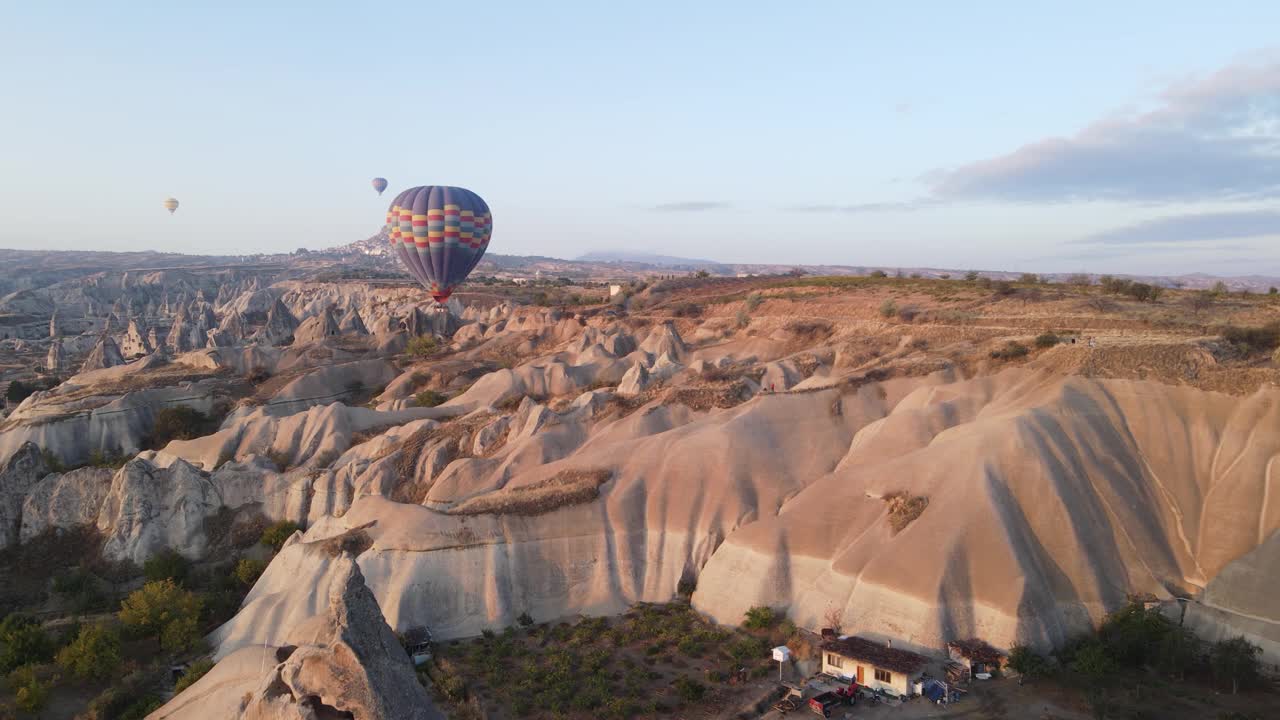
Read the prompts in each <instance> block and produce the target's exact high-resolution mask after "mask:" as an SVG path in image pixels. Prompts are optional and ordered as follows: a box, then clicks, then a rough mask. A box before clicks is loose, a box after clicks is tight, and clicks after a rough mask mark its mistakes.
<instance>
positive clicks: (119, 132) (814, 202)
mask: <svg viewBox="0 0 1280 720" xmlns="http://www.w3.org/2000/svg"><path fill="white" fill-rule="evenodd" d="M80 5H81V4H76V5H73V6H72V7H73V8H74V9H73V10H69V9H68V8H67V6H64V5H60V4H53V3H45V4H26V5H23V6H20V7H15V8H13V9H11V10H10V12H9V13H7V17H6V19H7V20H8V22H7V23H6V24H5V26H4V27H3V28H0V61H3V62H4V64H5V66H6V68H9V70H8V71H7V72H6V73H5V75H4V79H5V80H6V83H5V86H4V94H3V96H4V97H5V99H6V100H7V101H8V102H7V103H6V105H7V106H8V107H10V108H12V109H13V110H14V111H11V112H9V113H6V114H5V115H4V116H3V117H0V138H2V139H3V141H4V143H5V159H6V167H5V171H4V172H2V173H0V183H2V185H0V190H2V192H0V245H2V246H12V247H16V248H20V249H46V250H57V249H102V250H122V251H130V250H134V251H136V250H157V251H178V252H185V253H197V254H231V255H234V254H249V253H254V252H289V251H291V250H293V249H295V248H297V247H306V248H309V249H323V248H327V247H332V246H337V245H343V244H346V243H349V242H352V241H355V240H359V239H362V238H365V237H368V236H369V235H371V234H373V233H374V232H375V231H376V230H377V228H378V225H379V224H380V222H381V219H382V214H383V212H384V210H385V207H386V205H387V203H388V202H389V200H390V198H391V197H393V196H394V194H395V193H396V192H397V191H398V190H400V189H403V188H405V187H407V186H410V185H416V184H432V183H434V184H456V185H462V186H465V187H469V188H471V189H473V190H475V191H476V192H478V193H480V194H481V195H482V196H483V197H484V198H485V199H486V200H487V202H488V203H489V205H490V206H491V208H492V209H493V212H494V227H495V232H494V238H493V244H492V245H491V247H490V250H491V251H492V252H494V253H499V254H505V255H544V256H549V257H559V258H573V257H577V256H579V255H582V254H584V253H588V252H592V251H602V250H603V251H607V250H609V249H614V248H624V249H627V250H631V249H635V248H637V247H643V248H645V251H646V252H652V253H654V254H659V255H674V256H690V257H710V258H714V259H716V260H718V261H720V262H726V263H772V264H788V263H796V264H830V265H867V266H890V267H894V266H902V267H922V266H929V267H956V268H961V267H980V268H1009V269H1017V270H1021V269H1025V270H1029V271H1035V272H1074V271H1089V272H1095V273H1101V272H1120V273H1134V274H1161V275H1178V274H1185V273H1192V272H1205V273H1210V274H1215V275H1246V274H1258V275H1280V249H1277V245H1276V243H1275V240H1277V239H1280V207H1277V204H1276V200H1277V199H1280V53H1278V52H1277V48H1276V45H1275V39H1274V33H1273V32H1272V31H1269V30H1268V28H1274V27H1276V26H1278V25H1280V6H1265V5H1258V4H1257V3H1239V2H1238V3H1224V4H1220V5H1217V6H1213V7H1207V6H1203V7H1202V6H1190V5H1188V6H1186V7H1176V6H1170V5H1168V4H1157V3H1153V2H1144V3H1131V4H1127V5H1126V6H1124V7H1115V6H1112V5H1107V4H1102V3H1088V4H1083V5H1078V6H1073V7H1071V8H1066V9H1062V10H1053V11H1050V10H1046V9H1043V8H1038V9H1031V8H1027V7H1023V6H1020V5H1017V4H1012V3H987V4H983V5H980V6H966V7H954V8H952V7H940V8H930V9H929V10H928V12H927V15H926V16H921V15H920V13H919V11H912V10H911V9H907V8H854V7H852V6H847V5H845V4H840V3H824V4H821V5H815V6H811V7H805V8H798V7H782V6H778V7H771V8H768V9H760V8H745V7H742V6H740V5H737V4H729V3H707V4H700V5H698V6H684V5H675V4H666V3H650V4H646V5H645V6H644V7H643V8H626V7H598V6H595V5H591V4H586V3H565V4H558V5H557V6H555V7H552V8H545V7H524V6H520V5H515V4H510V5H509V4H503V3H490V4H486V5H473V6H469V7H468V8H465V9H464V8H461V7H450V6H438V7H425V8H422V7H410V8H403V9H400V10H397V12H396V14H395V16H394V23H393V22H391V20H392V19H393V18H391V16H389V15H388V13H387V12H385V11H383V10H372V9H366V8H362V7H355V6H349V5H345V4H326V3H320V4H317V5H314V6H312V7H310V8H309V9H308V11H307V12H306V13H298V12H297V11H296V9H293V8H286V7H263V6H258V5H243V6H239V5H230V4H221V5H218V6H210V7H188V6H150V5H143V4H128V5H125V6H114V7H106V6H103V7H96V6H93V5H89V4H87V3H86V4H83V6H80ZM428 29H430V31H429V32H428ZM454 29H456V31H453V30H454ZM375 175H380V176H383V177H386V178H387V179H388V180H389V181H390V187H389V188H388V190H387V192H386V193H385V194H384V195H383V196H382V197H381V198H380V197H378V196H377V195H376V194H375V193H374V192H373V190H372V189H371V188H370V187H369V179H370V178H372V177H373V176H375ZM170 195H172V196H174V197H177V198H178V199H179V200H180V201H181V203H182V205H181V207H180V208H179V210H178V212H177V213H176V214H174V215H173V216H170V215H169V214H168V213H167V212H165V211H164V210H163V209H162V208H161V206H160V203H161V201H162V200H163V199H164V198H165V197H167V196H170Z"/></svg>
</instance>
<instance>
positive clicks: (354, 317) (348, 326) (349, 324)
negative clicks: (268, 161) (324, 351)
mask: <svg viewBox="0 0 1280 720" xmlns="http://www.w3.org/2000/svg"><path fill="white" fill-rule="evenodd" d="M338 330H339V331H340V332H342V333H343V334H344V335H368V334H369V330H368V328H366V327H365V326H364V320H363V319H362V318H361V317H360V312H359V311H358V310H356V309H355V308H354V307H353V308H351V309H350V310H348V311H347V312H346V314H344V315H343V316H342V319H341V320H339V321H338Z"/></svg>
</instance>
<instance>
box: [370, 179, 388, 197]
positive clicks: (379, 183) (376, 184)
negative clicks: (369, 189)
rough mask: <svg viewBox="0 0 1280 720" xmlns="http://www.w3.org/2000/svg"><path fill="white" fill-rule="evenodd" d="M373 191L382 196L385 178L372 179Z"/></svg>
mask: <svg viewBox="0 0 1280 720" xmlns="http://www.w3.org/2000/svg"><path fill="white" fill-rule="evenodd" d="M373 189H374V190H377V191H378V194H379V195H381V194H382V191H383V190H386V189H387V179H386V178H374V179H373Z"/></svg>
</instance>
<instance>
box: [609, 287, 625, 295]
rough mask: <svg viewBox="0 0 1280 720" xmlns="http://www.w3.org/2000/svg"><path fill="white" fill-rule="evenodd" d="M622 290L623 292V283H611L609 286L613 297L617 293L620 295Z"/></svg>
mask: <svg viewBox="0 0 1280 720" xmlns="http://www.w3.org/2000/svg"><path fill="white" fill-rule="evenodd" d="M621 292H622V286H621V285H610V286H609V297H613V296H615V295H618V294H619V293H621Z"/></svg>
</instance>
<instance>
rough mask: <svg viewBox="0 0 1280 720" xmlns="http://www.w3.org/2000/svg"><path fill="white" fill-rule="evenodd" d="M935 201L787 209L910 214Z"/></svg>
mask: <svg viewBox="0 0 1280 720" xmlns="http://www.w3.org/2000/svg"><path fill="white" fill-rule="evenodd" d="M937 204H938V202H937V201H935V200H907V201H904V202H876V203H854V204H850V205H796V206H794V207H791V208H788V209H789V210H792V211H794V212H807V213H849V214H857V213H877V212H911V211H914V210H920V209H923V208H926V207H929V206H932V205H937Z"/></svg>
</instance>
